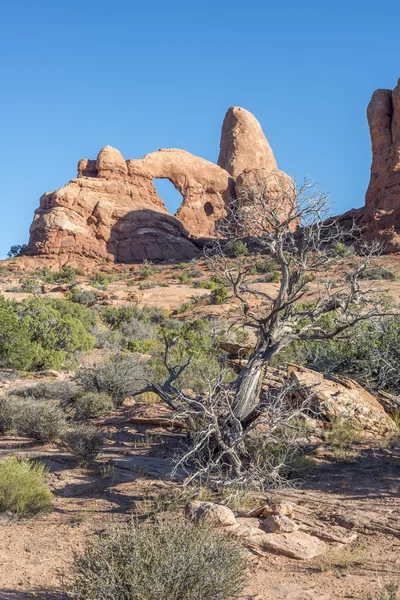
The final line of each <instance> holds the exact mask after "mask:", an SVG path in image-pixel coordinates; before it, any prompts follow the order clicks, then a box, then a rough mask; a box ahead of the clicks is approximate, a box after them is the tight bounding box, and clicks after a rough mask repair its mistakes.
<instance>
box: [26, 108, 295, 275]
mask: <svg viewBox="0 0 400 600" xmlns="http://www.w3.org/2000/svg"><path fill="white" fill-rule="evenodd" d="M218 163H219V164H218V165H216V164H213V163H211V162H209V161H207V160H205V159H203V158H199V157H197V156H193V155H192V154H190V153H189V152H185V151H184V150H177V149H167V150H159V151H158V152H152V153H150V154H147V155H146V156H144V157H143V158H141V159H138V160H133V159H130V160H127V161H125V159H124V158H123V156H122V154H121V153H120V152H119V151H118V150H116V149H115V148H112V147H111V146H105V147H104V148H103V149H102V150H101V151H100V152H99V154H98V156H97V160H89V159H87V158H84V159H82V160H81V161H79V164H78V176H77V178H75V179H72V180H71V181H70V182H69V183H68V184H67V185H66V186H64V187H62V188H60V189H58V190H56V191H55V192H53V193H46V194H44V195H43V196H42V197H41V199H40V207H39V208H38V209H37V210H36V212H35V217H34V220H33V223H32V225H31V229H30V240H29V244H28V246H27V249H26V252H25V254H26V255H27V256H35V257H36V256H41V257H46V258H47V259H48V260H50V261H53V262H54V263H58V264H66V263H69V264H75V265H78V266H80V267H85V266H86V267H87V261H88V260H99V259H101V260H107V261H116V262H134V261H140V260H143V259H144V258H147V259H150V260H166V259H170V258H177V259H190V258H192V257H194V256H197V255H198V254H199V252H200V247H201V242H200V238H204V237H212V236H215V235H216V222H217V221H218V220H219V219H221V217H223V216H224V215H225V214H226V212H225V210H226V206H227V203H228V202H229V201H230V198H231V197H232V196H233V195H234V194H235V180H236V181H237V186H238V189H239V187H240V188H241V187H243V185H244V184H245V183H246V182H249V181H253V179H254V177H255V176H257V177H259V175H260V173H262V174H263V177H264V175H265V178H266V179H268V181H270V182H273V181H278V180H279V181H285V182H290V181H291V180H290V178H289V177H288V176H287V175H286V174H284V173H282V172H281V171H278V169H277V166H276V162H275V159H274V156H273V154H272V150H271V148H270V146H269V144H268V142H267V140H266V138H265V136H264V133H263V131H262V129H261V126H260V124H259V123H258V121H257V120H256V119H255V118H254V117H253V115H251V114H250V113H249V112H247V111H246V110H244V109H242V108H237V107H233V108H230V109H229V111H228V113H227V115H226V117H225V120H224V124H223V128H222V137H221V153H220V158H219V161H218ZM245 170H246V171H245ZM243 171H245V172H244V173H243ZM158 178H166V179H169V180H170V181H171V182H172V183H173V185H174V186H175V187H176V189H177V190H179V192H180V193H181V194H182V197H183V202H182V205H181V206H180V208H179V209H178V211H177V213H176V215H175V216H172V215H169V214H168V213H167V210H166V208H165V205H164V202H163V201H162V199H161V198H160V197H159V196H158V194H157V191H156V188H155V186H154V183H153V180H154V179H158ZM270 193H271V201H274V202H275V200H277V199H278V197H279V194H280V192H279V189H278V188H277V186H276V183H271V189H270Z"/></svg>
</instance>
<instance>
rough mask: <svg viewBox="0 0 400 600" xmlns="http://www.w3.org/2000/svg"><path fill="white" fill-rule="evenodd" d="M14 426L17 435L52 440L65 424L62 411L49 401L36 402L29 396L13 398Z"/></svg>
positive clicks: (57, 435)
mask: <svg viewBox="0 0 400 600" xmlns="http://www.w3.org/2000/svg"><path fill="white" fill-rule="evenodd" d="M14 402H15V417H14V427H15V429H16V431H17V433H18V435H22V436H26V437H30V438H32V439H34V440H37V441H38V442H42V443H45V442H54V441H55V440H56V439H57V438H59V437H60V435H61V434H62V432H63V431H64V429H65V426H66V419H65V415H64V412H63V411H62V410H61V409H60V408H59V407H57V406H55V405H54V404H50V403H49V402H38V401H36V400H33V399H31V398H26V399H22V398H20V399H19V401H18V400H17V399H16V398H15V399H14Z"/></svg>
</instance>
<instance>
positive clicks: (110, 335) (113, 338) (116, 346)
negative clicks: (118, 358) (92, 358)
mask: <svg viewBox="0 0 400 600" xmlns="http://www.w3.org/2000/svg"><path fill="white" fill-rule="evenodd" d="M90 333H91V335H92V336H93V337H94V339H95V342H94V347H95V348H108V349H109V350H111V351H112V352H120V351H121V350H122V349H123V348H124V337H123V335H122V333H121V332H120V331H118V330H110V329H108V327H102V326H99V325H95V326H94V327H93V329H91V331H90Z"/></svg>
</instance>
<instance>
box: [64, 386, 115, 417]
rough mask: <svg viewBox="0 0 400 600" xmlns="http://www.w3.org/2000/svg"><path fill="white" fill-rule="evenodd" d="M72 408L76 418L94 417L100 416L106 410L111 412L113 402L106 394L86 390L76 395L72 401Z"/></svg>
mask: <svg viewBox="0 0 400 600" xmlns="http://www.w3.org/2000/svg"><path fill="white" fill-rule="evenodd" d="M74 408H75V418H76V419H78V420H82V419H94V418H96V417H101V416H102V415H104V414H106V413H107V412H111V411H112V410H113V408H114V403H113V400H112V398H111V396H108V395H107V394H99V393H97V392H86V394H82V395H80V396H78V397H77V399H76V400H75V402H74Z"/></svg>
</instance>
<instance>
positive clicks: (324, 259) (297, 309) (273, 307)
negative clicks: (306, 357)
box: [207, 179, 396, 422]
mask: <svg viewBox="0 0 400 600" xmlns="http://www.w3.org/2000/svg"><path fill="white" fill-rule="evenodd" d="M272 183H273V185H271V181H270V180H264V181H261V182H258V183H256V184H254V185H253V186H252V187H251V188H250V189H249V188H247V189H242V190H240V191H239V194H238V197H237V198H235V199H233V200H232V202H231V204H230V206H229V208H228V214H227V216H226V218H225V219H224V220H223V221H222V222H221V223H220V225H219V233H220V238H219V239H217V240H216V241H215V243H214V244H213V245H212V247H211V248H209V249H208V250H207V256H208V258H209V260H210V262H211V264H212V265H213V268H214V269H215V271H216V272H218V273H219V274H220V275H221V276H222V277H223V278H224V280H225V281H226V283H227V284H228V285H229V287H230V288H231V290H232V292H233V297H234V298H235V299H236V300H237V301H238V302H239V306H240V311H241V324H242V326H243V327H245V328H251V329H253V330H254V331H255V334H256V339H257V342H256V344H255V347H254V350H253V352H252V353H251V355H250V357H249V360H248V363H247V365H246V366H245V367H244V368H243V369H242V370H241V372H240V374H239V376H238V379H237V381H236V390H235V399H234V402H233V413H234V415H235V417H236V418H237V419H239V420H240V421H241V422H245V421H246V420H248V419H249V418H251V415H252V414H253V413H254V411H255V410H256V409H257V405H258V403H259V397H260V389H261V383H262V380H263V375H264V373H265V369H266V367H267V365H268V363H269V362H270V361H271V359H272V358H273V357H274V356H275V355H276V354H278V353H279V352H280V351H281V350H282V349H283V348H285V347H286V346H288V345H289V344H292V343H293V342H295V341H306V342H307V341H310V342H311V341H313V342H315V341H324V340H329V339H332V338H336V337H338V336H342V335H345V334H346V332H348V330H350V329H351V328H352V327H354V326H355V325H356V324H357V323H359V322H360V321H365V320H371V319H374V318H378V317H382V316H383V315H388V314H393V311H390V310H389V311H388V310H387V307H386V306H384V301H383V300H382V297H381V296H380V295H378V294H377V293H375V291H374V290H373V289H372V288H371V286H366V285H365V284H364V285H362V284H361V281H360V280H361V279H362V276H363V274H364V273H365V271H366V269H367V268H368V267H369V266H370V264H371V261H372V260H373V259H374V258H376V257H377V256H378V255H379V254H380V253H381V250H382V248H381V246H380V245H379V244H378V243H373V244H371V245H367V244H365V243H363V242H360V240H359V238H360V232H359V230H358V229H357V227H356V226H355V225H353V227H352V228H351V229H350V230H349V229H347V230H346V231H343V229H342V228H341V227H340V223H339V221H338V220H337V219H334V218H328V217H329V214H328V207H329V205H328V196H327V194H325V193H322V192H321V191H320V190H319V189H318V188H317V187H316V186H315V185H313V184H311V183H308V182H307V181H306V182H304V183H303V184H302V185H301V186H300V187H299V188H296V186H295V185H294V184H293V185H291V184H287V182H285V185H281V183H280V182H279V180H278V179H276V180H275V181H274V182H272ZM277 188H278V190H279V192H278V193H277ZM271 189H273V190H274V192H273V193H272V194H271ZM271 195H272V197H271ZM238 240H246V241H249V240H250V243H251V241H256V243H257V245H258V247H259V248H261V249H262V252H264V253H265V255H266V256H267V257H268V258H270V259H272V260H273V261H275V263H276V264H277V266H278V269H279V271H280V274H281V275H280V283H279V284H277V286H275V288H276V289H275V290H274V291H270V292H266V291H265V290H262V289H260V286H257V285H254V284H252V283H251V274H252V272H253V267H254V260H252V259H251V258H250V259H248V258H247V257H236V258H234V259H233V260H232V255H231V254H230V252H229V248H232V247H234V244H235V242H237V241H238ZM349 240H353V241H354V242H355V243H357V253H358V256H357V255H356V254H352V253H351V252H348V251H347V249H346V243H347V244H348V243H349ZM394 314H396V313H394ZM327 315H334V326H333V327H332V328H330V329H329V328H327V326H326V324H325V325H324V317H326V316H327Z"/></svg>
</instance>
